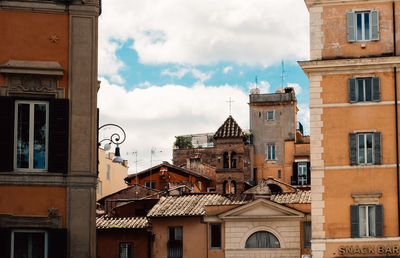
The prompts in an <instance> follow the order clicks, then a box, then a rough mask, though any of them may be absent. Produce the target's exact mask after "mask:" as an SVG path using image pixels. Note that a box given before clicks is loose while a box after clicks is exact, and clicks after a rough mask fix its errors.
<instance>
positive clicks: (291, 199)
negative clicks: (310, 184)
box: [271, 190, 311, 204]
mask: <svg viewBox="0 0 400 258" xmlns="http://www.w3.org/2000/svg"><path fill="white" fill-rule="evenodd" d="M271 201H274V202H276V203H282V204H292V203H306V204H307V203H311V190H308V191H297V192H294V193H281V194H275V195H271Z"/></svg>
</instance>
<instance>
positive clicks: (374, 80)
mask: <svg viewBox="0 0 400 258" xmlns="http://www.w3.org/2000/svg"><path fill="white" fill-rule="evenodd" d="M348 87H349V90H348V92H349V102H366V101H380V79H379V77H370V78H350V79H349V83H348Z"/></svg>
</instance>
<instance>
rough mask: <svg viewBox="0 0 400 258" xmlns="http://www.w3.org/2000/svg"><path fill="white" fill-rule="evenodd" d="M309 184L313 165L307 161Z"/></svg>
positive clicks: (309, 183)
mask: <svg viewBox="0 0 400 258" xmlns="http://www.w3.org/2000/svg"><path fill="white" fill-rule="evenodd" d="M307 184H308V185H311V166H310V162H307Z"/></svg>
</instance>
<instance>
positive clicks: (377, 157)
mask: <svg viewBox="0 0 400 258" xmlns="http://www.w3.org/2000/svg"><path fill="white" fill-rule="evenodd" d="M374 164H378V165H379V164H382V139H381V133H379V132H376V133H374Z"/></svg>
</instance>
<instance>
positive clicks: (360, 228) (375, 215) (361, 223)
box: [350, 204, 383, 238]
mask: <svg viewBox="0 0 400 258" xmlns="http://www.w3.org/2000/svg"><path fill="white" fill-rule="evenodd" d="M350 220H351V237H353V238H354V237H378V236H383V206H382V205H373V204H371V205H351V206H350Z"/></svg>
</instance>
